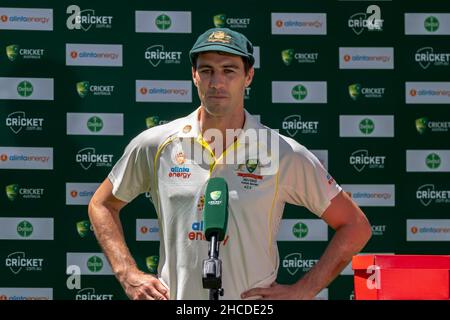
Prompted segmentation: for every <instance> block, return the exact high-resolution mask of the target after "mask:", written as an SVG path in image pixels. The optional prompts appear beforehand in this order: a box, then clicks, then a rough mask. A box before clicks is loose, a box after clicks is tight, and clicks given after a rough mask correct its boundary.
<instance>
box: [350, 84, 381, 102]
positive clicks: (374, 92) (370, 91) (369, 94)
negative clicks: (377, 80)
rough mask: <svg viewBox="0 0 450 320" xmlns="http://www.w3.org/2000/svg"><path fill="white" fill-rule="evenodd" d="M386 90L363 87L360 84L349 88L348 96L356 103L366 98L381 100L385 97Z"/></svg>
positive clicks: (351, 85)
mask: <svg viewBox="0 0 450 320" xmlns="http://www.w3.org/2000/svg"><path fill="white" fill-rule="evenodd" d="M384 91H385V88H383V87H380V88H369V87H365V86H363V85H361V84H360V83H353V84H350V85H349V86H348V94H349V96H350V98H351V99H352V100H354V101H356V100H358V99H360V98H365V99H373V98H376V99H381V98H383V97H384Z"/></svg>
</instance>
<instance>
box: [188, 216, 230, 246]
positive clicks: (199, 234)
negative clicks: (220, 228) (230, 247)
mask: <svg viewBox="0 0 450 320" xmlns="http://www.w3.org/2000/svg"><path fill="white" fill-rule="evenodd" d="M203 228H204V226H203V221H194V222H192V224H191V231H189V232H188V233H187V238H188V239H189V240H190V241H198V240H200V241H206V237H205V233H204V232H203ZM229 239H230V235H229V234H226V235H225V237H224V239H223V242H222V245H223V246H226V245H227V243H228V240H229Z"/></svg>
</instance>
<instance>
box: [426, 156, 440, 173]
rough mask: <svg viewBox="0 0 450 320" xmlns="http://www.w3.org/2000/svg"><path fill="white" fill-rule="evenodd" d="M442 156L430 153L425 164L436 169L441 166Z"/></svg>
mask: <svg viewBox="0 0 450 320" xmlns="http://www.w3.org/2000/svg"><path fill="white" fill-rule="evenodd" d="M441 162H442V161H441V157H439V155H438V154H437V153H430V154H429V155H427V157H426V158H425V164H426V166H427V167H428V168H429V169H432V170H435V169H437V168H439V167H440V166H441Z"/></svg>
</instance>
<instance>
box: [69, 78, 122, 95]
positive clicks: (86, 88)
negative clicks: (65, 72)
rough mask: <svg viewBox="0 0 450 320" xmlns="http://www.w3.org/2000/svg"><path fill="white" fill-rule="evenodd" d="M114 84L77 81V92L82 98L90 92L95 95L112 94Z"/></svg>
mask: <svg viewBox="0 0 450 320" xmlns="http://www.w3.org/2000/svg"><path fill="white" fill-rule="evenodd" d="M114 87H115V86H113V85H100V84H91V83H90V82H89V81H80V82H77V83H76V89H77V93H78V95H79V96H80V98H86V97H87V96H88V95H89V94H92V95H94V96H111V95H112V94H113V92H114Z"/></svg>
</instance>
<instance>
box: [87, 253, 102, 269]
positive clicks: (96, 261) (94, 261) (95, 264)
mask: <svg viewBox="0 0 450 320" xmlns="http://www.w3.org/2000/svg"><path fill="white" fill-rule="evenodd" d="M86 266H87V268H88V270H89V271H91V272H94V273H96V272H100V271H101V270H102V269H103V260H102V258H100V257H99V256H92V257H90V258H89V259H88V260H87V262H86Z"/></svg>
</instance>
